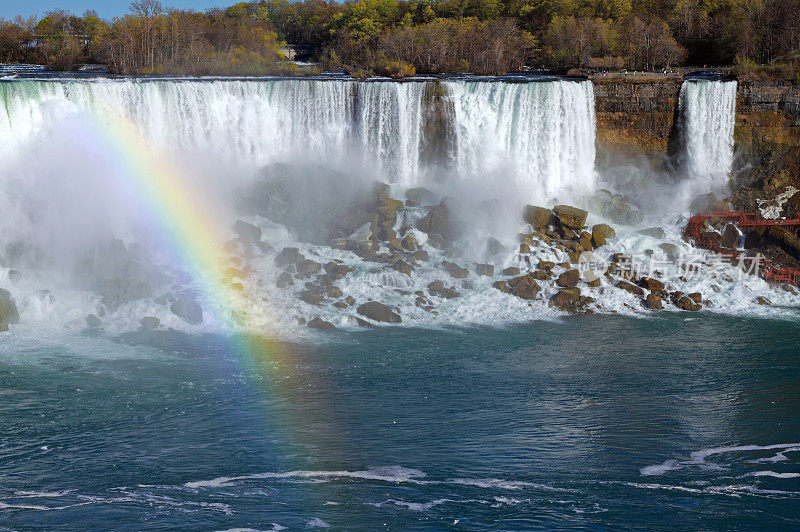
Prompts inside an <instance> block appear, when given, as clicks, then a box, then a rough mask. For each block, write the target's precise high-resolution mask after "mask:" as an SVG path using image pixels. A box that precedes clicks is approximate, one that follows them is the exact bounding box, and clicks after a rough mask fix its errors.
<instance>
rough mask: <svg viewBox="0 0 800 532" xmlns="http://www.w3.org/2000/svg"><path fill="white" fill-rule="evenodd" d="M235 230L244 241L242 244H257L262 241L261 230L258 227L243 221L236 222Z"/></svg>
mask: <svg viewBox="0 0 800 532" xmlns="http://www.w3.org/2000/svg"><path fill="white" fill-rule="evenodd" d="M233 230H234V232H235V233H236V234H237V235H238V236H239V238H241V239H242V242H247V243H248V244H255V243H257V242H260V241H261V228H260V227H256V226H255V225H253V224H251V223H247V222H245V221H243V220H236V224H234V226H233Z"/></svg>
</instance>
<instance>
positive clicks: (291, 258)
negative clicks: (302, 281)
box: [275, 248, 306, 268]
mask: <svg viewBox="0 0 800 532" xmlns="http://www.w3.org/2000/svg"><path fill="white" fill-rule="evenodd" d="M304 260H306V258H305V257H304V256H303V254H302V253H300V250H299V249H298V248H283V249H282V250H281V252H280V253H278V254H277V255H276V256H275V266H277V267H278V268H283V267H285V266H288V265H289V264H296V263H298V262H302V261H304Z"/></svg>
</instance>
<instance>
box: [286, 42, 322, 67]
mask: <svg viewBox="0 0 800 532" xmlns="http://www.w3.org/2000/svg"><path fill="white" fill-rule="evenodd" d="M280 51H281V53H282V54H283V55H285V56H286V59H288V60H289V61H291V62H292V63H310V62H311V61H313V59H314V47H313V46H309V45H306V44H287V45H286V46H284V47H282V48H281V49H280Z"/></svg>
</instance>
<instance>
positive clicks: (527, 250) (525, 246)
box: [519, 242, 531, 253]
mask: <svg viewBox="0 0 800 532" xmlns="http://www.w3.org/2000/svg"><path fill="white" fill-rule="evenodd" d="M519 252H520V253H530V252H531V247H530V246H529V245H528V244H526V243H525V242H523V243H522V244H520V245H519Z"/></svg>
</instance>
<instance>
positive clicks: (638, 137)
mask: <svg viewBox="0 0 800 532" xmlns="http://www.w3.org/2000/svg"><path fill="white" fill-rule="evenodd" d="M591 79H592V82H593V83H594V97H595V113H596V115H597V142H598V144H599V146H600V147H602V148H605V149H607V150H609V151H612V152H625V153H646V154H647V153H658V152H662V153H663V152H666V151H667V146H668V144H669V140H670V135H671V133H672V132H673V128H674V124H675V117H676V114H677V108H678V95H679V94H680V89H681V83H682V79H681V78H680V77H663V76H658V77H655V76H653V77H643V78H640V79H636V78H627V77H603V76H595V77H592V78H591Z"/></svg>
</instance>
